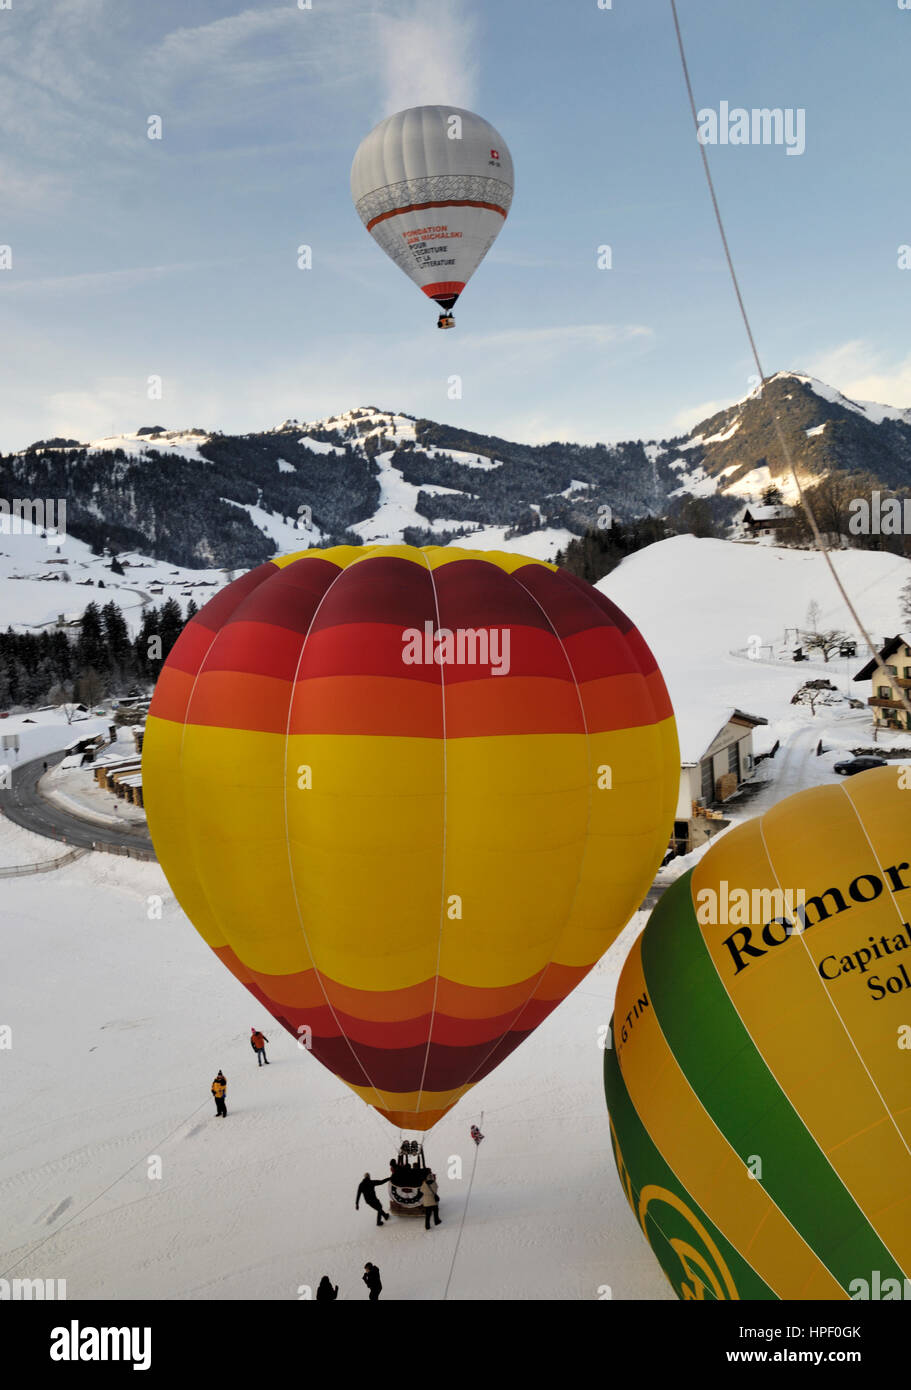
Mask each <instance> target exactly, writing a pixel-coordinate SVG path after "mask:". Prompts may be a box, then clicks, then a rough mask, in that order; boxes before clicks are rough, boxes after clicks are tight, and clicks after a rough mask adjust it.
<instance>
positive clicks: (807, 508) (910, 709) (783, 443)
mask: <svg viewBox="0 0 911 1390" xmlns="http://www.w3.org/2000/svg"><path fill="white" fill-rule="evenodd" d="M670 4H671V13H672V15H673V18H674V29H675V31H676V34H677V46H678V48H679V50H680V62H681V64H682V66H683V77H684V80H685V82H686V90H687V96H688V97H689V103H690V111H691V112H692V115H693V124H694V127H695V129H696V132H697V142H698V144H699V152H700V154H701V156H702V167H703V169H704V170H705V177H706V182H707V183H708V187H709V195H710V196H711V199H712V207H713V209H714V212H715V220H716V222H717V223H718V231H719V233H720V235H721V244H722V246H723V247H724V255H725V260H726V261H727V266H728V270H729V272H730V275H731V283H732V284H733V286H734V294H735V295H736V297H737V305H738V307H739V309H740V316H741V318H742V319H743V324H744V327H745V329H746V333H747V338H748V339H749V343H750V352H751V353H752V356H753V361H754V362H755V364H756V371H757V373H758V375H759V383H760V384H759V394H760V395H761V394H762V387H763V384H764V383H765V372H764V371H763V368H762V362H761V361H760V358H759V351H758V349H757V347H756V339H755V337H754V335H753V328H752V325H751V323H750V317H749V314H748V313H747V309H746V305H745V304H744V302H743V295H742V293H741V290H740V282H739V280H738V278H737V272H736V270H735V269H734V259H733V257H732V255H731V248H730V245H729V243H728V238H727V233H726V232H725V228H724V220H723V218H722V216H721V208H720V207H719V205H718V197H717V194H716V192H715V184H714V180H713V179H712V171H711V168H710V167H709V160H708V155H707V154H706V148H705V145H704V144H703V142H702V141H701V140H699V139H698V131H699V116H698V114H697V110H696V99H695V97H694V95H693V84H692V81H691V80H690V70H689V65H688V63H687V60H686V49H685V47H684V43H683V34H682V32H681V29H680V17H679V15H678V13H677V0H670ZM772 418H773V422H774V425H775V433H776V435H777V437H778V444H779V447H780V448H781V452H782V454H783V456H784V460H785V463H786V464H787V466H788V468H789V470H790V472H791V476H792V477H793V479H794V483H795V486H796V488H797V495H798V497H799V498H800V505H801V506H802V507H803V510H804V513H805V514H806V517H807V521H808V522H809V524H810V530H811V531H812V533H813V539H814V542H815V544H816V548H817V550H818V551H819V553H820V554H821V555H822V557H823V559H824V560H825V562H826V564H827V565H828V567H829V572H830V574H831V575H832V578H833V579H834V580H835V583H836V585H837V587H838V592H839V593H840V594H841V597H842V599H843V600H844V603H845V606H846V608H847V609H848V612H849V613H850V614H851V617H852V618H853V619H854V622H855V624H856V626H857V631H858V632H860V633H861V635H862V637H863V640H864V642H865V643H866V644H867V647H868V648H869V651H870V655H871V656H872V658H873V660H874V662H875V664H876V670H877V671H878V673H879V674H880V675H881V676H882V677H883V678H884V680H886V681H887V682H889V683H890V685H891V682H892V681H893V680H894V679H895V677H893V676H892V675H891V673H890V672H889V671H887V669H886V667H885V666H884V664H883V662H882V661H881V660H880V655H879V652H878V651H877V650H876V647H875V646H874V645H873V640H872V638H871V637H870V634H869V632H868V631H867V628H866V625H865V623H864V622H863V620H862V618H861V617H860V614H859V613H858V612H857V609H856V608H855V607H854V604H853V603H852V601H851V598H850V596H849V594H848V591H847V589H846V588H845V586H844V584H843V583H842V581H841V576H840V575H839V573H838V571H837V569H836V568H835V564H834V562H833V560H832V556H831V554H830V551H829V547H828V545H827V544H826V541H825V537H824V536H823V534H822V532H821V531H820V529H819V526H818V525H817V522H816V517H815V515H814V513H813V508H812V506H811V505H810V502H809V500H808V498H807V495H806V493H805V492H804V488H803V484H802V483H801V481H800V478H799V477H798V474H797V469H796V468H795V466H794V459H793V455H792V454H791V450H790V448H789V447H788V442H787V440H786V439H785V436H784V431H783V430H782V428H781V422H780V421H779V419H778V412H777V411H776V410H775V409H774V408H773V410H772ZM895 688H896V690H897V691H898V701H899V703H900V704H901V705H902V706H903V707H904V709H905V710H906V711H907V713H908V715H909V717H911V701H909V697H908V696H907V695H906V694H905V692H904V691H903V690H902V688H901V687H900V686H896V687H895ZM909 727H911V725H909Z"/></svg>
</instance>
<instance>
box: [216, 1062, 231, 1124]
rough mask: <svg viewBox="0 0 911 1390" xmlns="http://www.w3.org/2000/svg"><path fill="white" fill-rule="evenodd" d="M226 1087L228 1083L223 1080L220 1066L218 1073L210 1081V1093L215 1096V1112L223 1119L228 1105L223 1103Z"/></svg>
mask: <svg viewBox="0 0 911 1390" xmlns="http://www.w3.org/2000/svg"><path fill="white" fill-rule="evenodd" d="M227 1089H228V1083H227V1081H226V1080H225V1074H224V1072H223V1071H222V1070H221V1068H219V1071H218V1075H217V1076H216V1078H215V1080H214V1081H213V1082H212V1094H213V1096H214V1097H215V1114H216V1115H221V1117H222V1119H225V1118H226V1116H227V1114H228V1107H227V1106H226V1105H225V1092H226V1091H227Z"/></svg>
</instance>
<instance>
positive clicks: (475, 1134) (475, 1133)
mask: <svg viewBox="0 0 911 1390" xmlns="http://www.w3.org/2000/svg"><path fill="white" fill-rule="evenodd" d="M469 1133H470V1134H471V1137H472V1139H473V1140H474V1142H475V1143H476V1144H480V1142H481V1140H482V1139H483V1138H484V1136H483V1134H482V1133H481V1131H480V1130H479V1129H478V1127H477V1125H472V1126H471V1129H470V1130H469Z"/></svg>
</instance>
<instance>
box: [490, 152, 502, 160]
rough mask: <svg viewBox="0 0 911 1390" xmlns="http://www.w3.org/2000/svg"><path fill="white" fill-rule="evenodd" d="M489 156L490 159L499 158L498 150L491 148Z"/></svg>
mask: <svg viewBox="0 0 911 1390" xmlns="http://www.w3.org/2000/svg"><path fill="white" fill-rule="evenodd" d="M490 157H491V159H499V158H500V151H499V150H491V151H490Z"/></svg>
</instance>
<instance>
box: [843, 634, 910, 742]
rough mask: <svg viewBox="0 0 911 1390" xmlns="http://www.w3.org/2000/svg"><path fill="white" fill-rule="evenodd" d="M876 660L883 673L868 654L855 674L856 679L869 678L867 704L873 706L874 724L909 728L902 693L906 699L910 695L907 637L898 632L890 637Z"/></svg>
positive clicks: (893, 727) (883, 726)
mask: <svg viewBox="0 0 911 1390" xmlns="http://www.w3.org/2000/svg"><path fill="white" fill-rule="evenodd" d="M879 660H880V663H881V665H882V666H884V667H885V670H886V675H885V676H883V674H882V672H881V671H880V669H879V667H878V666H877V663H876V662H875V661H873V660H872V658H871V660H870V661H868V662H867V664H866V666H864V667H862V668H861V670H859V671H858V673H857V675H856V676H855V677H854V679H855V680H856V681H870V682H871V687H870V689H871V693H870V695H869V697H868V698H867V704H868V705H869V706H870V707H871V709H872V710H873V726H874V728H876V729H911V714H909V713H908V711H907V710H906V709H905V707H904V704H903V703H902V696H903V695H904V697H905V699H909V697H911V645H909V643H908V640H907V638H905V637H903V636H902V635H901V634H899V635H898V636H897V637H890V638H889V640H888V641H887V642H886V643H885V645H884V646H883V647H882V649H881V651H880V653H879Z"/></svg>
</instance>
